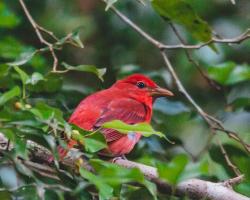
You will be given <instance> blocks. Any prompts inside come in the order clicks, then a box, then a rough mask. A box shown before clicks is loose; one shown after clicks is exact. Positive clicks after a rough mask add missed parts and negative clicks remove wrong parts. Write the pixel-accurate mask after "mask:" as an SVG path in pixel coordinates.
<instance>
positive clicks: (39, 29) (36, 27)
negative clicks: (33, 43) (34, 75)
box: [19, 0, 58, 72]
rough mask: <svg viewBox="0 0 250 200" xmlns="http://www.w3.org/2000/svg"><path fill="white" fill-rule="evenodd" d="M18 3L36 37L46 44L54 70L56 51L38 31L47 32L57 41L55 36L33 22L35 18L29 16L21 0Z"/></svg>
mask: <svg viewBox="0 0 250 200" xmlns="http://www.w3.org/2000/svg"><path fill="white" fill-rule="evenodd" d="M19 3H20V4H21V6H22V8H23V11H24V13H25V15H26V17H27V18H28V20H29V22H30V23H31V25H32V27H33V28H34V29H35V32H36V35H37V37H38V39H39V40H40V42H41V43H42V44H45V45H46V46H48V48H49V50H50V53H51V55H52V57H53V71H54V72H55V71H56V68H57V65H58V58H57V56H56V53H55V51H54V48H53V44H52V43H50V42H48V41H47V40H45V39H44V37H43V36H42V33H41V32H40V31H43V32H45V33H47V34H49V35H50V36H51V37H52V38H54V39H55V40H57V41H58V39H57V37H56V36H55V35H54V34H53V33H52V32H51V31H48V30H46V29H45V28H43V27H41V26H39V25H38V24H37V23H36V22H35V20H34V19H33V18H32V16H31V14H30V13H29V10H28V8H27V6H26V5H25V3H24V1H23V0H19Z"/></svg>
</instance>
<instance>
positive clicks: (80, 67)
mask: <svg viewBox="0 0 250 200" xmlns="http://www.w3.org/2000/svg"><path fill="white" fill-rule="evenodd" d="M62 65H63V66H64V67H65V68H66V69H67V70H72V71H81V72H90V73H93V74H95V75H96V76H97V77H98V78H99V79H101V80H102V81H103V75H104V74H105V73H106V68H101V69H98V68H97V67H96V66H94V65H77V66H71V65H68V64H67V63H62Z"/></svg>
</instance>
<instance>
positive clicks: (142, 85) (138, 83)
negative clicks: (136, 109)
mask: <svg viewBox="0 0 250 200" xmlns="http://www.w3.org/2000/svg"><path fill="white" fill-rule="evenodd" d="M136 85H137V87H138V88H144V87H145V86H146V85H145V84H144V83H143V82H141V81H139V82H137V83H136Z"/></svg>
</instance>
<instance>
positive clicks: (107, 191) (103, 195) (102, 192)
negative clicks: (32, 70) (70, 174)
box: [79, 168, 113, 200]
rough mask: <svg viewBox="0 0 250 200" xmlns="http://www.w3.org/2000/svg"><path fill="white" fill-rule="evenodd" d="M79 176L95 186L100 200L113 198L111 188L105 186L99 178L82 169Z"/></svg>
mask: <svg viewBox="0 0 250 200" xmlns="http://www.w3.org/2000/svg"><path fill="white" fill-rule="evenodd" d="M79 172H80V175H81V176H82V177H83V178H85V179H87V180H88V181H89V182H90V183H92V184H93V185H95V186H96V188H97V189H98V190H99V197H100V199H103V200H104V199H110V198H111V197H112V196H113V188H112V187H110V186H109V185H108V184H106V183H105V182H104V181H103V180H102V179H101V178H100V177H98V176H96V175H94V174H92V173H91V172H89V171H87V170H86V169H84V168H80V170H79Z"/></svg>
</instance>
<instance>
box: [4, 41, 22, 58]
mask: <svg viewBox="0 0 250 200" xmlns="http://www.w3.org/2000/svg"><path fill="white" fill-rule="evenodd" d="M22 51H25V47H24V46H23V45H22V44H21V42H20V41H18V40H17V39H16V38H14V37H11V36H5V37H1V40H0V55H1V57H2V58H5V59H11V60H13V59H15V58H17V57H18V56H19V55H20V53H21V52H22Z"/></svg>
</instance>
